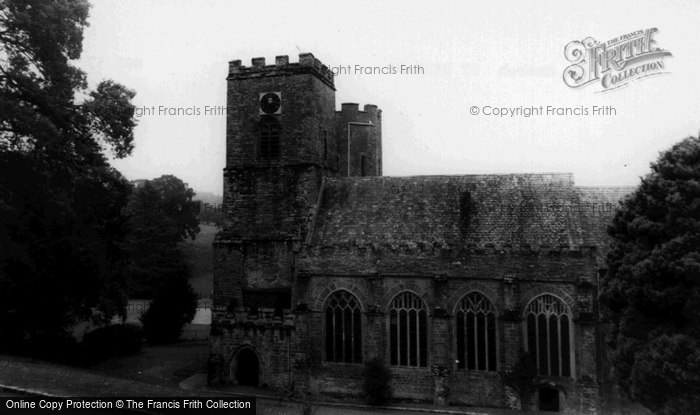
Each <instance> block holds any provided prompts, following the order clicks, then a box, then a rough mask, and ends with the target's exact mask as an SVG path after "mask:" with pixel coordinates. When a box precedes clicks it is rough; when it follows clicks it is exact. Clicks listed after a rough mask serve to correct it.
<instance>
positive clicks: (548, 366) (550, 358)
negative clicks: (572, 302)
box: [525, 294, 572, 376]
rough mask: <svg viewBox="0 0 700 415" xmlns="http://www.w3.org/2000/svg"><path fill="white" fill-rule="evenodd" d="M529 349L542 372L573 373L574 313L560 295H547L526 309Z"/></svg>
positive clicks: (546, 373) (537, 299)
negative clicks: (558, 296)
mask: <svg viewBox="0 0 700 415" xmlns="http://www.w3.org/2000/svg"><path fill="white" fill-rule="evenodd" d="M525 324H526V326H527V330H526V332H527V349H528V351H530V352H531V353H533V354H534V355H535V358H536V361H537V367H538V368H539V372H540V375H544V376H571V360H572V359H571V337H570V336H571V315H570V312H569V309H568V307H567V306H566V304H564V302H562V301H561V300H560V299H558V298H557V297H555V296H553V295H550V294H544V295H541V296H539V297H537V298H535V299H534V300H532V301H531V302H530V304H528V305H527V307H526V308H525Z"/></svg>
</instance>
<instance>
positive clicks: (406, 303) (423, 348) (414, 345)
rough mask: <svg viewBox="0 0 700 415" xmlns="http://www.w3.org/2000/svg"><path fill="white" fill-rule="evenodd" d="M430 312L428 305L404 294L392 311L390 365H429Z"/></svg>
mask: <svg viewBox="0 0 700 415" xmlns="http://www.w3.org/2000/svg"><path fill="white" fill-rule="evenodd" d="M427 320H428V313H427V310H426V307H425V303H424V302H423V300H421V299H420V297H418V296H417V295H415V294H413V293H412V292H409V291H406V292H402V293H400V294H399V295H397V296H396V297H394V299H393V300H392V302H391V306H390V308H389V326H390V327H389V331H390V333H389V336H390V339H389V340H390V341H389V343H390V345H389V347H390V348H391V352H390V355H391V364H392V365H394V366H413V367H426V366H428V336H427V335H428V328H427Z"/></svg>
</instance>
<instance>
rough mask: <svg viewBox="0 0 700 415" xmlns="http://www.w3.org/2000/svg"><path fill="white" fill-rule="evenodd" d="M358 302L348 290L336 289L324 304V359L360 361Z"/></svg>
mask: <svg viewBox="0 0 700 415" xmlns="http://www.w3.org/2000/svg"><path fill="white" fill-rule="evenodd" d="M361 317H362V316H361V313H360V303H359V301H357V298H356V297H355V296H354V295H352V294H350V293H349V292H348V291H344V290H341V291H336V292H334V293H333V295H332V296H331V297H330V298H329V300H328V303H327V304H326V361H327V362H345V363H362V318H361Z"/></svg>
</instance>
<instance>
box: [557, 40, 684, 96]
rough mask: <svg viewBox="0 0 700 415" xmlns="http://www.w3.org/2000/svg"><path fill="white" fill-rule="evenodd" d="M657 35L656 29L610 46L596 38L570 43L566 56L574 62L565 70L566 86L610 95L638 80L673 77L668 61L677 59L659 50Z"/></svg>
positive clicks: (614, 42)
mask: <svg viewBox="0 0 700 415" xmlns="http://www.w3.org/2000/svg"><path fill="white" fill-rule="evenodd" d="M657 32H658V30H657V29H656V28H652V29H646V30H637V31H636V32H632V33H628V34H625V35H622V36H618V37H616V38H614V39H610V40H608V41H607V42H599V41H597V40H595V39H593V38H592V37H588V38H586V39H584V40H582V41H578V40H575V41H573V42H570V43H569V44H568V45H566V47H565V48H564V56H565V57H566V59H567V60H568V61H569V62H571V65H570V66H569V67H567V68H566V69H565V70H564V82H565V83H566V85H568V86H569V87H571V88H580V87H582V86H586V85H591V84H594V85H595V84H599V87H600V90H598V91H596V92H607V91H612V90H615V89H617V88H620V87H622V86H625V85H627V84H629V83H630V82H632V81H634V80H637V79H641V78H645V77H648V76H653V75H660V74H664V73H669V72H668V71H667V70H666V63H665V62H664V58H665V57H667V56H673V55H671V52H668V51H666V50H664V49H661V48H659V47H657V46H656V41H655V40H654V35H655V34H656V33H657Z"/></svg>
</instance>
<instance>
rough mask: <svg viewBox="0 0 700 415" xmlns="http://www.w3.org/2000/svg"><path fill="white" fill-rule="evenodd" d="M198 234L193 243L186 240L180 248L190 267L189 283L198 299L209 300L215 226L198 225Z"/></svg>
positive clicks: (212, 270)
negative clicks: (190, 276)
mask: <svg viewBox="0 0 700 415" xmlns="http://www.w3.org/2000/svg"><path fill="white" fill-rule="evenodd" d="M199 229H200V231H199V233H198V234H197V239H195V240H194V241H193V240H191V239H187V240H186V241H185V242H182V245H181V246H182V247H183V249H184V251H185V255H186V256H187V261H188V262H189V263H190V266H191V267H192V278H191V279H190V283H191V284H192V287H193V288H194V291H195V292H196V293H197V294H198V295H199V298H211V292H212V290H213V289H214V287H213V281H214V246H213V245H212V244H213V243H214V236H215V235H216V232H217V230H216V226H211V225H202V224H200V225H199Z"/></svg>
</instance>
